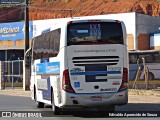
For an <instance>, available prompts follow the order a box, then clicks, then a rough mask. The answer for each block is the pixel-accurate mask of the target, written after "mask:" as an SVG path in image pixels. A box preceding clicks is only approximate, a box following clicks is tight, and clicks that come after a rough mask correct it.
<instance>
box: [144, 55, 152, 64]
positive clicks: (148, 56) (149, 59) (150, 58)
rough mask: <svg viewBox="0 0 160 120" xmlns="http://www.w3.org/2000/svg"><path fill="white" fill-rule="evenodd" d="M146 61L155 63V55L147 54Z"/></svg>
mask: <svg viewBox="0 0 160 120" xmlns="http://www.w3.org/2000/svg"><path fill="white" fill-rule="evenodd" d="M145 58H146V63H153V62H154V61H153V55H152V54H146V56H145Z"/></svg>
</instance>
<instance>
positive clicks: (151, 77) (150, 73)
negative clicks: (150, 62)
mask: <svg viewBox="0 0 160 120" xmlns="http://www.w3.org/2000/svg"><path fill="white" fill-rule="evenodd" d="M148 80H154V74H153V73H152V72H149V73H148Z"/></svg>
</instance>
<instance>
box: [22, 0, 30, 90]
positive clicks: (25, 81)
mask: <svg viewBox="0 0 160 120" xmlns="http://www.w3.org/2000/svg"><path fill="white" fill-rule="evenodd" d="M24 19H25V41H24V69H23V73H24V75H23V77H24V78H23V90H29V86H30V66H27V65H26V58H25V53H26V51H27V50H28V49H29V12H28V0H25V15H24Z"/></svg>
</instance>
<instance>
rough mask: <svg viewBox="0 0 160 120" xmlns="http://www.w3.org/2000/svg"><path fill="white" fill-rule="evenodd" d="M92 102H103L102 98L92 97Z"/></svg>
mask: <svg viewBox="0 0 160 120" xmlns="http://www.w3.org/2000/svg"><path fill="white" fill-rule="evenodd" d="M91 100H92V101H102V96H91Z"/></svg>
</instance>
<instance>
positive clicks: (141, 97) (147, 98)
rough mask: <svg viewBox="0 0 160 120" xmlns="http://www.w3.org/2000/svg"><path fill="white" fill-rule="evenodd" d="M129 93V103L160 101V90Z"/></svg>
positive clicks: (26, 93) (18, 93)
mask: <svg viewBox="0 0 160 120" xmlns="http://www.w3.org/2000/svg"><path fill="white" fill-rule="evenodd" d="M0 94H2V95H13V96H25V97H30V96H31V91H24V90H22V89H15V90H12V89H9V90H0ZM128 94H129V97H128V102H129V103H160V91H153V90H135V89H130V90H129V92H128Z"/></svg>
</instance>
